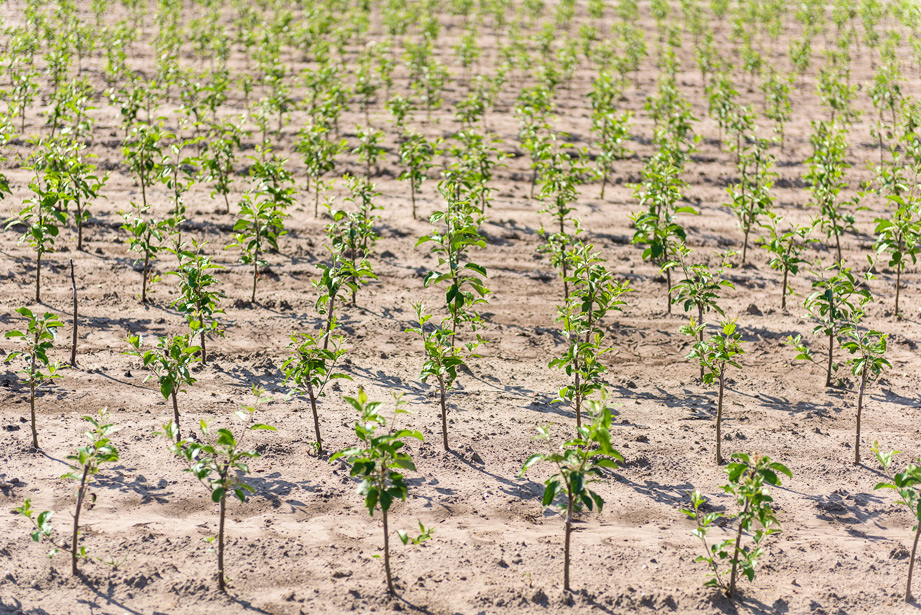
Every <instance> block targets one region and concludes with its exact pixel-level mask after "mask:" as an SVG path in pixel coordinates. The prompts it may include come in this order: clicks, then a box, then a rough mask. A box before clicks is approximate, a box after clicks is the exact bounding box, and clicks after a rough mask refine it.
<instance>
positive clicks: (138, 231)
mask: <svg viewBox="0 0 921 615" xmlns="http://www.w3.org/2000/svg"><path fill="white" fill-rule="evenodd" d="M131 206H132V208H133V211H132V212H122V218H124V220H125V222H124V224H122V226H121V228H123V229H124V230H125V231H127V232H128V235H129V237H128V249H129V250H131V251H132V252H137V253H138V254H139V255H140V258H138V259H137V260H135V261H134V264H135V265H136V264H138V263H139V262H141V261H143V263H144V267H143V269H142V270H141V303H147V288H148V286H152V285H153V284H154V283H156V282H157V280H159V279H160V278H159V277H158V276H156V275H154V273H153V267H152V266H151V265H152V261H154V260H155V259H156V257H157V255H158V254H159V253H160V252H162V251H163V250H164V249H166V248H165V246H164V245H163V240H164V238H165V237H166V235H167V234H168V233H169V223H168V222H167V221H166V220H157V219H155V218H153V217H152V216H149V215H148V214H149V213H150V207H149V206H145V205H139V204H137V203H132V204H131Z"/></svg>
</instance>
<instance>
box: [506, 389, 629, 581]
mask: <svg viewBox="0 0 921 615" xmlns="http://www.w3.org/2000/svg"><path fill="white" fill-rule="evenodd" d="M585 405H586V408H587V410H588V416H589V417H590V420H589V421H587V424H586V425H583V426H581V427H578V428H576V437H575V438H573V439H571V440H567V441H566V442H564V443H563V444H562V445H560V447H559V449H557V450H552V447H551V452H548V453H534V454H533V455H531V456H530V457H528V459H527V460H526V461H525V462H524V465H523V466H522V468H521V472H519V474H518V475H519V476H523V475H524V473H525V472H526V471H527V470H528V469H529V468H531V467H533V466H534V465H536V464H538V463H549V464H551V465H553V466H556V472H555V473H554V474H553V475H552V476H550V477H549V478H547V480H545V481H544V487H545V488H544V495H543V498H542V499H541V505H543V506H544V507H549V506H559V507H560V508H562V509H563V510H565V514H566V518H565V526H564V539H563V540H564V542H563V590H564V591H567V592H568V591H571V586H570V582H569V576H570V575H569V562H570V542H571V541H570V537H571V535H572V524H573V515H574V513H575V512H576V511H579V510H582V508H583V507H585V508H587V509H588V510H592V509H593V508H595V507H597V509H598V512H601V509H602V508H603V507H604V500H603V499H602V497H601V496H600V495H598V494H597V493H595V492H594V491H593V490H592V489H590V488H589V485H591V484H592V483H593V482H597V481H598V480H600V479H601V478H604V471H603V469H604V468H607V469H611V470H615V469H617V461H621V462H623V460H624V458H623V456H621V454H620V453H619V452H617V451H616V450H615V449H614V447H613V446H612V445H611V418H612V414H613V413H612V410H611V407H610V406H609V405H608V403H607V392H606V391H605V390H604V389H602V390H601V392H600V393H599V397H598V399H590V400H586V404H585ZM537 431H538V435H537V436H536V437H535V440H543V441H545V442H546V443H547V444H548V445H550V444H551V442H552V441H551V437H550V427H549V426H539V427H538V428H537Z"/></svg>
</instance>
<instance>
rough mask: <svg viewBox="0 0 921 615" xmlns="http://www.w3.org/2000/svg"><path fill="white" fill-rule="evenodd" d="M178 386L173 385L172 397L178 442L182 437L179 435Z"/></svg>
mask: <svg viewBox="0 0 921 615" xmlns="http://www.w3.org/2000/svg"><path fill="white" fill-rule="evenodd" d="M176 386H177V385H173V390H172V392H170V397H171V398H172V400H173V422H174V423H175V424H176V442H179V441H180V440H181V439H182V438H180V437H179V402H177V401H176Z"/></svg>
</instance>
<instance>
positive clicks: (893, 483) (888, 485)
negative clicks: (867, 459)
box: [873, 441, 921, 602]
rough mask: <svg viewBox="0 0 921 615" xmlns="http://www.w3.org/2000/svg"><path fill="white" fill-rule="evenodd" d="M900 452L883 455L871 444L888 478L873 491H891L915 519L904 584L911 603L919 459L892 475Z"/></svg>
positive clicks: (920, 495) (919, 512)
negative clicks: (913, 535)
mask: <svg viewBox="0 0 921 615" xmlns="http://www.w3.org/2000/svg"><path fill="white" fill-rule="evenodd" d="M899 452H900V451H892V452H891V453H884V452H882V451H880V450H879V442H876V441H874V442H873V453H874V454H875V455H876V458H877V459H878V460H879V462H880V464H881V465H882V466H883V471H884V472H885V473H886V476H887V477H888V479H889V480H888V481H887V482H883V483H879V484H878V485H876V486H875V487H874V489H892V490H893V491H895V492H896V493H897V494H898V496H899V500H898V503H899V504H904V505H905V506H907V507H908V509H909V510H910V511H911V514H912V516H914V518H915V526H914V527H913V528H911V529H912V531H913V532H914V533H915V538H914V542H912V546H911V556H910V557H909V559H908V581H907V583H906V584H905V602H911V600H912V595H911V575H912V573H913V572H914V570H915V560H916V559H917V556H918V542H919V539H921V458H918V459H916V460H915V461H914V462H909V463H908V465H907V466H905V471H904V472H898V473H896V474H892V469H891V468H892V457H893V456H894V455H898V454H899Z"/></svg>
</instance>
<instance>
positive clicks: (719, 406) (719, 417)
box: [716, 364, 726, 465]
mask: <svg viewBox="0 0 921 615" xmlns="http://www.w3.org/2000/svg"><path fill="white" fill-rule="evenodd" d="M725 369H726V365H725V364H722V365H720V393H719V397H717V402H716V465H720V464H721V463H723V456H722V455H721V454H720V452H721V451H720V445H721V444H722V425H723V390H724V388H725V382H726V380H725V376H724V370H725Z"/></svg>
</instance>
